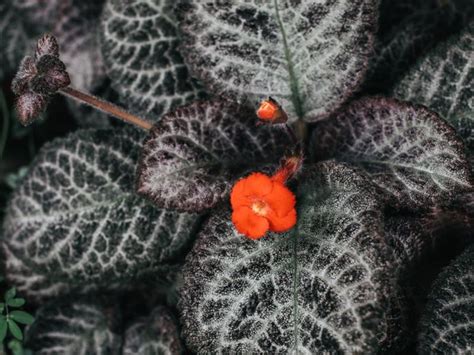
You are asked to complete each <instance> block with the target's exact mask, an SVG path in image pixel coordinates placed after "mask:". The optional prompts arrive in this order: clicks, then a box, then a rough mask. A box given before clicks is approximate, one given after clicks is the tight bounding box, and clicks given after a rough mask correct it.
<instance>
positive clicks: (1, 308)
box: [0, 302, 5, 313]
mask: <svg viewBox="0 0 474 355" xmlns="http://www.w3.org/2000/svg"><path fill="white" fill-rule="evenodd" d="M4 310H5V303H3V302H0V313H3V311H4Z"/></svg>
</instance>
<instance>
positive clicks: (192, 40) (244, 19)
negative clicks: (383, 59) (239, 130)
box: [179, 0, 377, 121]
mask: <svg viewBox="0 0 474 355" xmlns="http://www.w3.org/2000/svg"><path fill="white" fill-rule="evenodd" d="M187 3H188V4H186V5H183V6H182V8H181V11H180V16H179V17H180V27H181V29H182V31H183V32H184V35H183V50H182V53H183V55H184V57H185V60H186V62H187V63H188V66H189V67H190V70H191V72H192V74H193V75H194V76H196V77H197V78H199V79H201V80H202V81H203V82H204V83H205V84H206V85H207V87H208V89H209V91H211V92H213V93H215V94H219V95H225V96H227V97H229V98H232V99H236V100H238V101H239V102H241V103H249V105H250V106H251V107H255V106H256V103H257V102H259V101H261V100H262V99H263V98H266V97H267V96H272V97H273V98H275V99H276V100H277V101H278V102H279V103H280V104H282V106H283V107H284V108H285V110H286V111H287V112H288V113H289V115H290V118H292V119H295V118H296V116H298V117H301V118H304V119H305V120H307V121H314V120H318V119H321V118H325V117H327V116H328V115H329V114H330V113H332V112H333V111H334V110H336V109H337V108H338V107H339V106H340V105H341V104H342V103H343V102H344V101H345V100H346V99H347V98H348V97H349V96H350V95H351V94H352V93H353V92H354V91H355V90H357V88H358V87H359V85H360V82H361V80H362V78H363V75H364V73H365V70H366V67H367V61H368V56H369V53H370V52H371V51H372V45H373V32H374V31H375V27H376V18H377V1H375V0H356V1H349V0H341V1H330V0H327V1H320V2H317V3H316V2H314V1H309V0H305V1H301V0H299V1H288V0H274V1H266V2H264V1H245V2H244V1H237V2H229V1H212V2H211V1H205V2H198V1H194V2H190V1H188V2H187Z"/></svg>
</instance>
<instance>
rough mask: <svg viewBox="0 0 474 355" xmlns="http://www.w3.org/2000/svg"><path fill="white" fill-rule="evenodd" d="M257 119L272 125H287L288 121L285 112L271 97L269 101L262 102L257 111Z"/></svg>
mask: <svg viewBox="0 0 474 355" xmlns="http://www.w3.org/2000/svg"><path fill="white" fill-rule="evenodd" d="M257 117H258V118H259V119H261V120H262V121H266V122H270V123H285V122H286V121H288V116H287V115H286V113H285V111H283V109H282V108H281V107H280V105H279V104H278V103H277V102H276V101H275V100H273V99H272V98H271V97H269V98H268V100H264V101H262V103H261V104H260V107H259V108H258V110H257Z"/></svg>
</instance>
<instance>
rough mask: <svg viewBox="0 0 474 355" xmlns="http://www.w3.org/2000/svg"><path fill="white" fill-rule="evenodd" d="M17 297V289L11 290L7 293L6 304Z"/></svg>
mask: <svg viewBox="0 0 474 355" xmlns="http://www.w3.org/2000/svg"><path fill="white" fill-rule="evenodd" d="M15 295H16V288H15V287H12V288H10V289H9V290H8V291H7V292H5V302H8V301H9V300H11V299H13V297H15Z"/></svg>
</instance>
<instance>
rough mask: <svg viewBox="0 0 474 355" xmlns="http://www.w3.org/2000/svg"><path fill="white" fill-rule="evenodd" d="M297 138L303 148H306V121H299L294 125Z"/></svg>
mask: <svg viewBox="0 0 474 355" xmlns="http://www.w3.org/2000/svg"><path fill="white" fill-rule="evenodd" d="M293 129H294V131H295V136H296V137H297V138H298V141H299V143H300V144H301V146H302V147H304V146H305V143H306V138H307V136H308V126H307V124H306V122H305V121H303V120H302V119H299V120H298V121H296V122H295V123H294V124H293Z"/></svg>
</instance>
